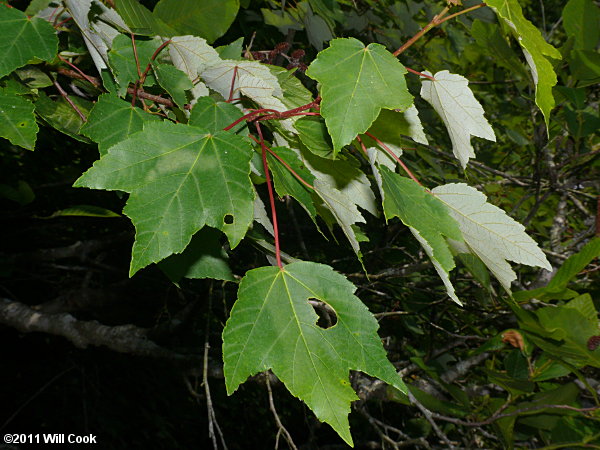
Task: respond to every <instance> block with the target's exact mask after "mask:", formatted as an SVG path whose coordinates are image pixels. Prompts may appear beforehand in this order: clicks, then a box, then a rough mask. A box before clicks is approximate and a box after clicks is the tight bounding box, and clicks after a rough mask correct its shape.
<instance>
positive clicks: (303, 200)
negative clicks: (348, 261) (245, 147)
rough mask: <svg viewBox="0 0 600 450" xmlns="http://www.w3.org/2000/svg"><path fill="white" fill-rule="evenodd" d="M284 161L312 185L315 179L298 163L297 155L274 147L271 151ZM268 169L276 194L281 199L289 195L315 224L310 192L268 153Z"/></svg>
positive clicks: (287, 149) (288, 150) (300, 162)
mask: <svg viewBox="0 0 600 450" xmlns="http://www.w3.org/2000/svg"><path fill="white" fill-rule="evenodd" d="M272 150H273V151H274V152H275V153H277V155H278V156H279V157H280V158H281V159H282V160H284V161H285V162H286V163H287V164H288V165H289V166H290V167H291V168H292V169H293V170H294V171H295V172H296V173H297V174H298V175H299V176H300V177H302V179H303V180H304V181H306V182H307V183H309V184H312V183H313V181H314V179H315V177H314V175H313V174H311V173H310V172H309V171H308V169H307V168H306V166H305V165H304V164H303V163H302V161H300V158H298V155H296V153H294V151H293V150H291V149H289V148H287V147H274V148H273V149H272ZM267 160H268V161H269V169H271V172H272V173H273V184H274V186H275V190H276V191H277V194H279V195H280V196H281V197H283V196H285V195H290V196H292V197H293V198H295V199H296V200H297V201H298V203H300V205H301V206H302V207H303V208H304V209H305V210H306V212H307V213H308V215H309V216H310V218H311V219H312V220H313V222H315V223H316V218H317V209H316V208H315V205H314V204H313V201H312V197H311V191H310V190H309V188H307V187H306V186H304V185H303V184H302V183H301V182H300V181H299V180H298V179H297V178H296V177H295V176H294V175H292V173H291V172H290V171H289V170H288V169H287V167H285V166H284V165H283V164H282V163H281V162H280V161H279V160H278V159H277V158H275V157H274V156H273V155H271V154H270V153H268V154H267Z"/></svg>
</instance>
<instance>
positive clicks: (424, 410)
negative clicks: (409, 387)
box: [408, 391, 456, 449]
mask: <svg viewBox="0 0 600 450" xmlns="http://www.w3.org/2000/svg"><path fill="white" fill-rule="evenodd" d="M408 399H409V400H410V402H411V403H413V404H414V405H416V407H417V408H419V409H420V410H421V412H422V413H423V415H424V416H425V419H427V422H429V423H430V424H431V427H432V428H433V431H435V434H437V436H438V437H439V438H440V439H441V440H442V442H443V443H444V444H446V445H447V446H448V448H449V449H455V448H456V447H455V446H454V444H453V443H452V441H450V439H448V436H446V435H445V434H444V432H443V431H442V430H441V429H440V427H439V426H438V424H437V423H435V420H433V413H432V412H431V411H429V410H428V409H427V408H426V407H425V406H423V405H422V404H421V402H419V401H418V400H417V399H416V398H415V396H414V395H413V394H412V392H410V391H408Z"/></svg>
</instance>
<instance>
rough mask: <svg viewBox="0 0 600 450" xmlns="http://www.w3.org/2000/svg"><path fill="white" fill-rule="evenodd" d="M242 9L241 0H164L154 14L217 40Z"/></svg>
mask: <svg viewBox="0 0 600 450" xmlns="http://www.w3.org/2000/svg"><path fill="white" fill-rule="evenodd" d="M239 8H240V4H239V0H202V1H197V0H161V1H160V2H158V5H156V8H154V17H157V18H159V19H161V20H162V21H163V22H165V23H166V24H167V25H169V26H170V27H172V28H173V29H175V30H177V34H181V35H183V34H193V35H195V36H200V37H203V38H204V39H206V40H207V41H208V42H213V41H214V40H216V39H217V38H220V37H221V36H223V35H224V34H225V32H226V31H227V30H228V29H229V27H230V26H231V24H232V23H233V20H234V19H235V17H236V16H237V13H238V9H239Z"/></svg>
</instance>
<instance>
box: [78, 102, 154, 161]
mask: <svg viewBox="0 0 600 450" xmlns="http://www.w3.org/2000/svg"><path fill="white" fill-rule="evenodd" d="M157 120H159V118H158V117H157V116H155V115H153V114H149V113H147V112H145V111H144V110H143V109H140V108H135V107H133V106H131V102H127V101H125V100H122V99H120V98H119V97H117V96H116V95H113V94H103V95H101V96H100V97H98V101H97V102H96V104H95V105H94V108H93V109H92V111H91V112H90V115H89V116H88V120H87V122H86V123H85V125H83V127H81V130H80V132H81V134H83V135H84V136H87V137H89V138H90V139H91V140H93V141H94V142H97V143H98V151H99V152H100V155H104V154H105V153H106V151H107V150H108V149H109V147H112V146H113V145H115V144H118V143H119V142H121V141H123V140H124V139H127V138H128V137H129V136H131V135H132V134H134V133H137V132H138V131H142V128H143V127H144V123H145V122H150V121H157Z"/></svg>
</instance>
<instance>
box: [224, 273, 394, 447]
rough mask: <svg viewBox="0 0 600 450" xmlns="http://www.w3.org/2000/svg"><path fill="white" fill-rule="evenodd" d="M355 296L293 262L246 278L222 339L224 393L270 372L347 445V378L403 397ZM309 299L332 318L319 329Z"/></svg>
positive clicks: (337, 281) (332, 277) (351, 395)
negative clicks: (362, 377) (359, 376)
mask: <svg viewBox="0 0 600 450" xmlns="http://www.w3.org/2000/svg"><path fill="white" fill-rule="evenodd" d="M355 290H356V288H355V287H354V285H352V284H351V283H350V282H349V281H348V280H346V278H344V277H343V276H342V275H339V274H338V273H336V272H334V271H333V270H332V269H331V267H329V266H325V265H322V264H316V263H311V262H297V263H293V264H289V265H287V266H285V267H284V268H283V269H280V268H278V267H262V268H259V269H254V270H251V271H249V272H247V273H246V276H245V277H244V279H243V280H242V282H241V284H240V289H239V292H238V300H237V302H236V303H235V305H234V306H233V309H232V311H231V316H230V317H229V320H228V321H227V324H226V326H225V330H224V331H223V360H224V363H225V365H224V372H225V385H226V387H227V392H228V393H229V394H232V393H233V392H234V391H235V390H236V389H237V388H238V386H239V385H240V384H241V383H243V382H244V381H245V380H246V379H247V378H248V377H249V376H251V375H254V374H256V373H258V372H262V371H265V370H268V369H271V370H272V371H273V373H275V375H277V377H278V378H279V379H280V380H281V381H282V382H283V383H284V384H285V386H286V387H287V388H288V390H289V391H290V392H291V393H292V394H293V395H294V396H296V397H298V398H300V399H301V400H302V401H304V402H305V403H306V404H307V405H308V407H309V408H311V409H312V410H313V411H314V413H315V414H316V416H317V417H318V418H319V420H322V421H324V422H327V423H328V424H330V425H331V426H332V427H333V429H334V430H335V431H336V432H337V433H338V434H339V435H340V436H341V437H342V438H343V439H344V440H345V441H346V442H347V443H348V444H350V445H352V437H351V436H350V430H349V424H348V413H349V412H350V403H351V402H352V401H354V400H357V399H358V397H357V396H356V394H355V392H354V390H353V389H352V387H351V386H350V381H349V378H348V377H349V370H360V371H362V372H365V373H367V374H369V375H371V376H374V377H377V378H380V379H381V380H383V381H385V382H387V383H389V384H390V385H392V386H394V387H396V388H397V389H400V390H401V391H404V392H405V391H406V387H405V385H404V383H403V382H402V380H401V378H400V377H399V376H398V375H397V374H396V370H395V369H394V367H393V366H392V365H391V363H390V362H389V361H388V359H387V356H386V353H385V350H384V349H383V346H382V345H381V341H380V338H379V336H378V335H377V328H378V325H377V321H376V320H375V318H374V317H373V316H372V315H371V314H370V313H369V311H368V309H367V307H366V306H365V305H364V304H363V303H362V302H361V301H360V300H359V299H358V298H357V297H356V296H354V294H353V293H354V291H355ZM309 299H313V300H317V301H321V302H324V303H325V304H326V305H327V306H329V307H330V308H331V309H333V310H334V311H335V316H336V319H337V323H336V324H335V325H334V326H332V327H330V328H327V329H323V328H321V327H320V326H318V325H317V319H318V316H317V314H316V313H315V311H314V309H313V307H312V306H311V305H310V304H309V303H308V300H309Z"/></svg>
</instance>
